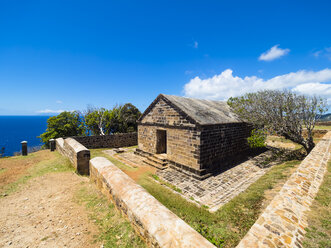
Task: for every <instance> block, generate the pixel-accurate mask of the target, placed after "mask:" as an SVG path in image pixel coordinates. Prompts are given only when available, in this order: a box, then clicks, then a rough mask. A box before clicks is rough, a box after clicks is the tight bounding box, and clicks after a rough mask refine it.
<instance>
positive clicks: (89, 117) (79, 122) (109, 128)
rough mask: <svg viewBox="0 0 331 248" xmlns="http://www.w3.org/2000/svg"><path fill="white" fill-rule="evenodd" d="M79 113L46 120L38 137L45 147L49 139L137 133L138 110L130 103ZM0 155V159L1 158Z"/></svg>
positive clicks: (65, 113)
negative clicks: (45, 127) (44, 127)
mask: <svg viewBox="0 0 331 248" xmlns="http://www.w3.org/2000/svg"><path fill="white" fill-rule="evenodd" d="M83 112H84V114H82V113H81V112H79V111H72V112H67V111H65V112H62V113H61V114H59V115H58V116H53V117H50V118H49V119H48V120H47V129H46V132H45V133H43V134H41V135H40V138H41V140H42V142H43V143H44V144H45V145H44V146H45V147H48V146H49V140H50V139H56V138H60V137H69V136H81V135H106V134H112V133H129V132H136V131H137V120H138V119H139V117H140V116H141V113H140V111H139V109H137V108H136V107H135V106H134V105H132V104H131V103H126V104H124V105H119V106H115V107H114V108H113V109H109V110H107V109H105V108H95V107H88V108H87V110H85V111H83ZM1 154H2V153H0V157H1Z"/></svg>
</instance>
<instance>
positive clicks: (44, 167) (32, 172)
mask: <svg viewBox="0 0 331 248" xmlns="http://www.w3.org/2000/svg"><path fill="white" fill-rule="evenodd" d="M36 153H37V152H36ZM36 153H35V155H29V156H37V155H36ZM54 155H55V156H54V158H52V159H50V160H43V161H41V162H39V163H37V164H36V165H34V166H32V167H30V168H29V169H28V171H27V173H25V175H23V176H22V177H20V178H19V179H18V180H16V181H15V182H13V183H10V184H7V185H6V186H5V187H4V189H3V192H2V193H4V194H6V195H9V194H12V193H13V192H16V191H17V190H18V188H19V187H20V186H21V185H24V184H25V183H27V182H28V181H29V180H30V179H32V178H36V177H40V176H43V175H45V174H47V173H52V172H65V171H74V168H73V167H72V166H71V164H70V161H69V160H68V159H67V158H65V157H63V156H61V155H60V154H59V153H57V152H55V153H54ZM26 158H28V157H16V158H15V159H18V162H19V160H21V159H26ZM10 159H13V158H10Z"/></svg>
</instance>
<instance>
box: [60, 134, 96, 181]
mask: <svg viewBox="0 0 331 248" xmlns="http://www.w3.org/2000/svg"><path fill="white" fill-rule="evenodd" d="M56 149H57V150H58V151H59V152H60V153H61V154H62V155H64V156H66V157H68V158H69V160H70V161H71V163H72V165H73V166H74V167H75V169H76V170H77V172H78V173H79V174H82V175H88V174H89V160H90V151H89V150H88V149H87V148H86V147H85V146H83V145H82V144H80V143H79V142H77V141H76V140H74V139H72V138H67V139H65V140H63V139H62V138H59V139H56Z"/></svg>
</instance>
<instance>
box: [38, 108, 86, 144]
mask: <svg viewBox="0 0 331 248" xmlns="http://www.w3.org/2000/svg"><path fill="white" fill-rule="evenodd" d="M79 135H85V128H84V123H83V119H82V116H81V115H80V114H79V112H77V111H72V112H68V111H64V112H62V113H60V114H59V115H57V116H53V117H50V118H48V120H47V129H46V132H45V133H43V134H41V135H40V136H39V138H41V140H42V142H43V143H44V144H45V146H46V147H48V146H49V140H50V139H56V138H60V137H69V136H79Z"/></svg>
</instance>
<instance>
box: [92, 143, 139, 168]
mask: <svg viewBox="0 0 331 248" xmlns="http://www.w3.org/2000/svg"><path fill="white" fill-rule="evenodd" d="M104 150H105V149H104V148H101V149H90V152H91V159H92V158H95V157H105V158H107V159H108V160H109V161H110V162H112V163H113V164H114V165H116V166H117V167H118V168H120V169H122V170H127V171H136V170H137V168H132V167H130V166H127V165H126V164H124V163H122V162H120V161H118V160H117V159H115V158H113V157H112V156H110V155H108V154H106V153H104V152H103V151H104Z"/></svg>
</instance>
